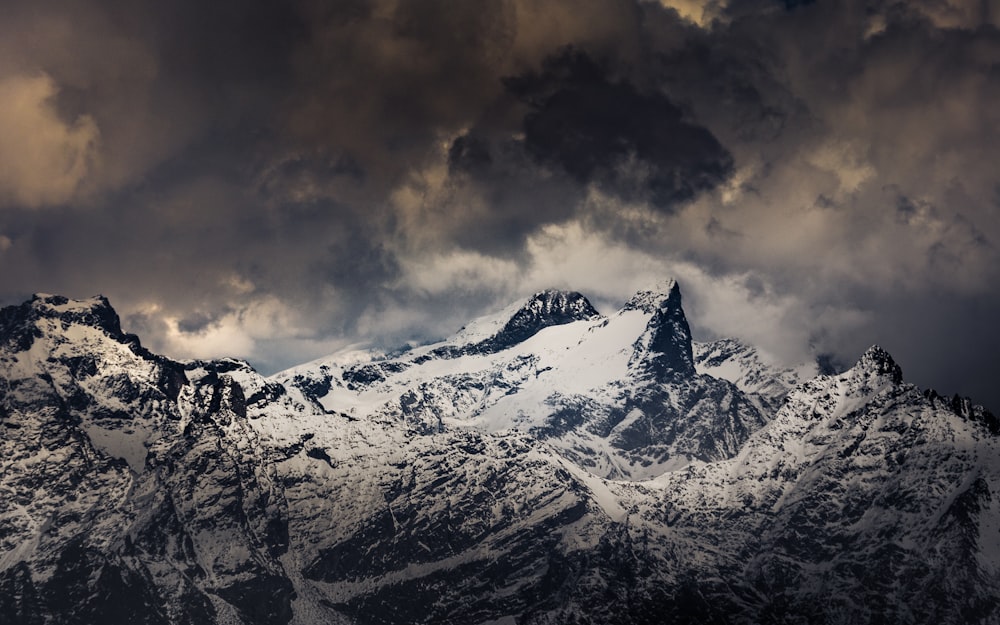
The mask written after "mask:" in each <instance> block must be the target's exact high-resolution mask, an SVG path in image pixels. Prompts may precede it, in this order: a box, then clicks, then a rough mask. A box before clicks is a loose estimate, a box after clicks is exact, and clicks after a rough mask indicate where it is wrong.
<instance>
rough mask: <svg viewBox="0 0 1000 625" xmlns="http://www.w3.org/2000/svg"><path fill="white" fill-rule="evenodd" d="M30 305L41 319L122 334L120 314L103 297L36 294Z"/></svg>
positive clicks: (113, 334) (115, 334)
mask: <svg viewBox="0 0 1000 625" xmlns="http://www.w3.org/2000/svg"><path fill="white" fill-rule="evenodd" d="M29 304H30V306H31V308H32V309H33V310H35V311H37V313H38V315H39V317H43V318H49V319H61V320H63V321H67V322H70V323H79V324H83V325H88V326H92V327H95V328H100V329H102V330H105V331H106V332H107V333H108V334H110V335H112V336H119V335H121V333H122V329H121V321H120V320H119V318H118V313H117V312H115V309H114V308H113V307H112V306H111V302H109V301H108V298H107V297H105V296H103V295H95V296H94V297H89V298H86V299H70V298H68V297H65V296H63V295H52V294H49V293H35V294H34V295H33V296H32V298H31V301H30V302H29Z"/></svg>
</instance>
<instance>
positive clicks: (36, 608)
mask: <svg viewBox="0 0 1000 625" xmlns="http://www.w3.org/2000/svg"><path fill="white" fill-rule="evenodd" d="M767 362H768V360H767V358H766V357H765V356H763V355H761V354H760V353H758V352H757V351H755V350H754V349H753V348H752V347H749V346H746V345H742V344H739V343H736V342H733V341H725V340H724V341H717V342H715V343H711V344H704V345H699V344H693V343H692V341H691V335H690V329H689V327H688V324H687V320H686V318H685V316H684V312H683V309H682V308H681V303H680V291H679V289H678V288H677V286H676V284H675V283H672V282H671V283H666V284H665V285H661V286H660V287H658V288H656V289H652V290H649V291H644V292H641V293H639V294H637V295H636V296H635V297H634V298H632V300H630V301H629V302H628V303H627V304H626V306H625V307H624V308H623V309H622V310H620V311H618V312H616V313H615V314H613V315H611V316H609V317H604V316H601V315H600V314H599V313H598V312H597V311H596V310H594V309H593V307H592V306H591V305H590V304H589V302H587V300H586V299H585V298H583V296H581V295H579V294H576V293H564V292H558V291H547V292H543V293H539V294H537V295H535V296H534V297H532V298H530V299H529V300H527V301H526V302H525V303H523V304H521V305H518V306H515V307H512V308H511V309H509V311H508V312H506V313H504V314H503V315H501V316H499V317H496V318H492V319H489V320H485V321H481V322H477V323H476V324H472V325H471V326H470V328H469V329H467V330H466V331H464V332H463V333H460V334H459V335H457V336H456V337H455V338H454V339H452V340H449V341H444V342H442V343H439V344H435V345H429V346H426V347H422V348H418V349H414V350H411V351H409V352H405V353H402V354H399V355H396V356H394V357H391V358H389V357H385V356H380V355H377V354H367V355H365V354H360V355H358V354H356V355H353V356H351V357H348V356H337V357H333V358H331V359H330V360H329V361H321V362H318V363H315V364H313V365H309V366H305V367H302V368H298V369H296V370H292V371H289V372H287V373H286V374H282V375H279V376H276V377H275V378H273V379H265V378H262V377H261V376H259V375H258V374H256V373H255V372H254V371H253V370H252V369H251V368H250V367H249V366H248V365H247V364H246V363H243V362H240V361H236V360H228V359H226V360H219V361H212V362H189V363H177V362H173V361H170V360H168V359H165V358H162V357H159V356H155V355H153V354H150V353H149V352H148V351H146V350H145V349H144V348H142V347H141V345H140V344H139V341H138V339H136V338H135V337H133V336H130V335H126V334H124V333H122V331H121V328H120V325H119V322H118V317H117V315H116V314H115V313H114V310H113V309H112V308H111V307H110V305H109V304H108V302H107V301H106V300H105V299H103V298H94V299H92V300H84V301H71V300H68V299H65V298H61V297H58V296H39V297H36V298H35V299H33V300H31V301H29V302H27V303H25V304H23V305H21V306H15V307H9V308H5V309H3V310H0V615H2V622H3V623H5V624H6V623H13V624H16V625H22V624H32V625H34V624H42V623H49V622H59V623H98V622H99V623H110V624H114V623H149V624H164V625H166V624H181V623H198V624H205V625H216V624H219V625H221V624H227V625H228V624H234V623H235V624H239V623H244V624H247V625H250V624H264V623H268V624H270V623H279V624H285V623H292V624H299V625H313V624H319V623H364V624H367V623H373V624H374V623H378V624H383V623H384V624H390V623H404V622H405V623H455V624H458V623H463V624H464V623H494V622H507V623H510V622H516V623H531V624H542V623H545V624H556V623H560V624H561V623H595V624H596V623H622V624H640V623H663V622H674V623H747V624H749V623H765V622H773V623H797V622H828V623H858V622H896V623H931V622H934V623H993V622H996V614H998V613H1000V612H998V611H1000V590H998V589H1000V497H998V496H997V493H998V492H1000V453H998V452H1000V449H998V439H997V434H998V431H1000V425H998V423H1000V422H998V420H997V419H996V418H995V417H994V416H993V415H991V414H990V413H989V412H987V411H985V410H984V409H983V408H982V407H979V406H975V405H974V404H972V403H971V402H969V401H968V400H963V399H961V398H952V399H947V398H942V397H940V396H939V395H937V394H936V393H934V392H933V391H920V390H919V389H917V388H915V387H913V386H911V385H908V384H906V383H904V382H903V378H902V373H901V372H900V369H899V367H898V366H897V365H896V364H895V363H894V362H893V360H892V358H891V356H889V354H887V353H886V352H885V351H884V350H882V349H880V348H878V347H873V348H871V349H870V350H868V351H867V352H866V353H865V354H864V355H862V357H861V358H860V359H859V361H858V363H857V364H856V365H855V366H854V367H853V368H851V369H849V370H847V371H845V372H844V373H842V374H840V375H825V376H815V375H814V373H815V367H813V368H812V369H810V367H808V366H807V367H801V368H798V369H796V370H794V371H793V370H790V369H783V368H780V367H776V366H773V365H769V364H767Z"/></svg>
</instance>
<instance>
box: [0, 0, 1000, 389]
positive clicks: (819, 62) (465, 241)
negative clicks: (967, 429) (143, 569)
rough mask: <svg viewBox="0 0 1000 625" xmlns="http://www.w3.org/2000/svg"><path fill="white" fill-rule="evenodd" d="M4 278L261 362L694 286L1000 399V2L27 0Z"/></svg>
mask: <svg viewBox="0 0 1000 625" xmlns="http://www.w3.org/2000/svg"><path fill="white" fill-rule="evenodd" d="M8 5H9V7H5V19H4V20H3V22H2V23H0V266H2V267H3V268H4V271H3V272H0V298H2V299H3V301H4V302H6V303H14V302H16V301H18V300H20V299H22V298H24V297H26V296H27V295H29V294H30V293H31V292H34V291H48V292H62V293H65V294H67V295H70V296H87V295H90V294H93V293H97V292H101V293H105V294H107V295H109V296H110V297H111V298H112V301H113V302H114V303H115V304H116V306H117V307H118V308H119V309H120V311H121V312H122V314H123V316H124V317H125V322H126V325H127V326H129V328H130V329H131V330H133V331H137V332H139V333H141V334H142V335H143V336H144V337H146V340H147V342H148V343H150V345H151V347H154V348H157V349H163V350H166V351H167V352H169V353H172V354H174V355H177V356H185V357H203V356H211V355H224V354H227V355H237V356H242V357H246V358H249V359H251V360H252V361H253V362H255V363H256V364H258V365H259V366H261V367H262V368H263V369H265V370H274V369H277V368H280V367H282V366H287V365H290V364H294V363H296V362H299V361H303V360H307V359H309V358H312V357H315V356H319V355H321V354H323V353H325V352H327V351H329V350H332V349H334V348H337V347H339V346H341V345H346V344H350V343H353V342H356V341H366V340H367V341H375V342H377V343H382V344H385V345H392V344H396V343H399V342H402V341H405V340H423V339H427V338H430V337H433V336H436V335H441V334H445V333H448V332H450V331H452V330H454V329H455V328H457V327H458V326H459V325H461V324H462V323H464V322H465V321H466V320H467V319H468V317H469V316H471V315H475V314H478V313H482V312H486V311H489V310H491V309H493V308H495V307H497V306H502V305H505V304H506V303H507V302H508V301H509V300H510V299H511V298H514V297H519V296H523V295H525V294H528V293H529V292H531V291H532V290H535V289H540V288H545V287H550V286H556V287H560V286H561V287H568V288H573V289H576V290H580V291H583V292H585V293H588V294H591V295H593V297H594V299H595V301H597V302H599V303H600V304H601V305H603V306H605V307H606V308H609V307H613V306H615V305H617V304H620V303H621V302H622V301H623V300H624V299H625V298H627V297H628V295H629V294H630V292H631V291H632V290H635V289H637V288H640V287H642V286H643V285H644V284H648V283H651V282H655V281H656V280H657V279H659V278H662V277H664V276H667V275H674V276H676V277H678V278H679V279H680V280H681V282H682V288H683V289H684V292H685V301H686V302H687V304H688V308H689V309H690V311H689V313H690V316H691V317H692V321H693V322H694V326H695V330H696V332H697V333H699V334H700V335H701V336H702V337H706V338H707V337H711V336H715V335H737V336H742V337H744V338H747V339H750V340H754V341H757V342H760V343H762V344H763V345H765V346H766V347H767V349H768V350H770V351H772V352H773V353H775V354H776V355H779V356H780V357H782V358H785V359H787V360H789V361H792V360H795V359H800V358H810V357H814V356H815V355H816V354H820V353H829V354H833V355H834V356H835V357H836V358H837V359H839V360H841V361H845V362H850V361H851V360H852V359H853V358H855V357H856V356H857V354H859V353H860V352H861V351H862V350H863V349H864V348H865V347H867V346H868V345H869V344H871V343H874V342H879V343H882V344H883V345H884V346H885V347H886V348H887V349H889V350H890V351H891V352H892V353H893V354H894V355H895V356H896V357H897V359H898V360H900V362H901V364H902V365H903V367H904V370H905V371H906V373H907V375H908V377H909V378H910V379H912V380H913V381H915V382H917V383H919V384H923V385H934V386H936V387H938V388H939V390H941V391H943V392H961V393H963V394H968V395H972V396H973V397H974V398H976V399H977V400H979V401H982V402H984V403H986V404H987V405H988V406H992V407H993V408H994V409H1000V390H998V388H997V385H996V380H997V379H998V375H1000V370H998V367H997V366H996V365H995V363H994V360H995V357H994V354H996V353H997V350H1000V330H997V329H996V324H995V322H994V318H995V317H996V315H997V313H998V311H1000V295H998V293H997V292H996V288H995V285H996V284H998V283H1000V275H998V273H1000V269H998V268H1000V262H998V261H1000V258H998V253H997V247H996V246H997V241H998V239H1000V174H998V173H997V170H996V167H995V163H996V162H998V161H1000V136H997V135H998V134H1000V112H998V109H997V107H996V105H995V104H996V102H998V101H1000V73H998V72H997V71H996V67H998V64H1000V31H998V30H997V24H998V22H1000V3H997V2H994V1H990V2H979V1H976V2H973V1H971V0H970V1H968V2H964V1H963V2H959V1H951V2H948V1H942V0H933V1H932V0H927V1H919V2H913V1H910V2H879V3H874V2H864V1H861V0H850V1H847V2H830V1H825V0H816V1H813V2H778V1H775V0H729V1H728V2H727V1H723V0H712V1H706V2H699V1H689V0H662V1H661V2H652V1H638V0H582V1H581V0H574V1H570V0H565V1H563V0H555V1H547V2H539V1H536V0H488V1H486V2H477V3H474V4H469V5H468V6H466V5H465V4H462V5H460V6H456V5H455V3H445V2H442V1H440V0H417V1H411V2H399V1H396V0H353V1H351V2H337V3H326V2H318V1H314V0H301V1H298V2H269V1H266V0H261V1H255V2H249V3H248V2H235V1H234V0H223V1H221V2H215V3H212V4H211V6H207V5H205V4H204V3H195V2H193V1H190V0H180V1H179V2H172V3H153V2H144V1H140V2H121V1H118V0H56V1H54V2H49V3H45V5H44V6H39V5H37V3H29V2H26V1H21V0H14V1H13V2H10V3H8Z"/></svg>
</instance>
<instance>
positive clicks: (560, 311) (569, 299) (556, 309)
mask: <svg viewBox="0 0 1000 625" xmlns="http://www.w3.org/2000/svg"><path fill="white" fill-rule="evenodd" d="M519 316H522V317H523V316H531V317H532V318H538V319H544V318H560V319H562V318H566V319H571V320H573V321H583V320H587V319H593V318H595V317H599V316H600V313H598V312H597V310H595V309H594V307H593V306H592V305H591V303H590V301H589V300H588V299H587V298H586V297H584V296H583V295H580V294H579V293H577V292H576V291H560V290H559V289H546V290H544V291H539V292H538V293H535V294H534V295H532V296H531V297H530V298H528V301H526V302H525V303H524V306H522V307H521V308H520V310H518V311H517V312H516V313H514V316H513V317H512V318H511V321H514V320H515V319H517V318H518V317H519Z"/></svg>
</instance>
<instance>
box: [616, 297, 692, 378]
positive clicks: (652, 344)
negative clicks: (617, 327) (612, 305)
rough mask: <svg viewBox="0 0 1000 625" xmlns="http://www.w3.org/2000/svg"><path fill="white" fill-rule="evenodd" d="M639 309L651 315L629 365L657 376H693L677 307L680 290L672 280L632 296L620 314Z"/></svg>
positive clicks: (687, 339)
mask: <svg viewBox="0 0 1000 625" xmlns="http://www.w3.org/2000/svg"><path fill="white" fill-rule="evenodd" d="M628 310H641V311H643V312H645V313H647V314H651V315H652V317H651V318H650V319H649V323H648V324H647V325H646V330H645V332H643V335H642V336H641V337H639V340H638V341H637V342H636V344H635V346H634V348H633V349H634V350H635V351H634V356H633V362H639V361H641V362H644V363H645V365H644V366H645V367H646V368H647V369H648V370H650V371H651V372H653V373H655V374H656V375H657V376H658V377H677V376H680V377H690V376H693V375H695V366H694V353H693V349H692V345H691V328H690V326H688V322H687V317H686V316H685V315H684V308H683V307H682V306H681V290H680V287H679V286H678V285H677V282H676V281H675V280H668V281H666V282H661V283H660V284H659V285H657V286H656V288H654V289H652V290H647V291H640V292H638V293H636V294H635V295H634V296H633V297H632V298H631V299H630V300H629V301H628V302H627V303H626V304H625V307H624V308H623V309H622V311H623V312H624V311H628Z"/></svg>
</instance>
